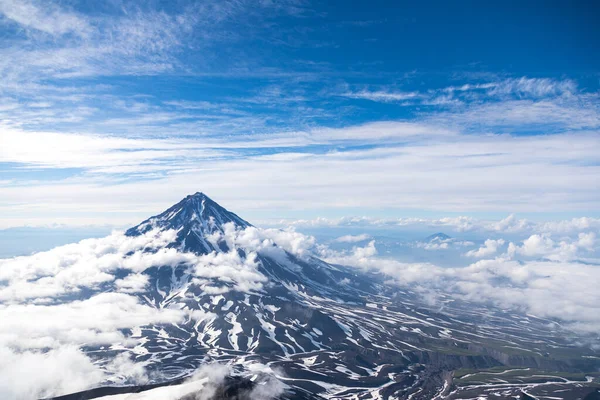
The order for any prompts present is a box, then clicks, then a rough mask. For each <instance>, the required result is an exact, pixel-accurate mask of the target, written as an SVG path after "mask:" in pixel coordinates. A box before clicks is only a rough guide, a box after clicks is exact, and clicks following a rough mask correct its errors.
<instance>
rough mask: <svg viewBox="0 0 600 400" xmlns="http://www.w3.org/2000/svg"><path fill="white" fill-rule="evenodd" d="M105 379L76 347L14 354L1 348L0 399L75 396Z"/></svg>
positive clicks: (7, 349)
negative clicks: (70, 394)
mask: <svg viewBox="0 0 600 400" xmlns="http://www.w3.org/2000/svg"><path fill="white" fill-rule="evenodd" d="M103 379H104V373H103V372H102V371H101V370H100V369H99V368H98V367H97V366H95V365H94V364H93V363H92V361H91V360H90V359H89V358H88V357H87V356H86V355H85V354H83V353H82V352H81V351H80V350H79V349H78V348H77V347H74V346H65V347H62V348H60V349H57V350H50V351H49V352H46V353H41V352H32V351H26V352H23V353H17V352H14V351H13V350H11V349H9V348H7V347H3V346H0V397H2V398H3V399H19V400H30V399H39V398H48V397H54V396H59V395H63V394H68V393H74V392H78V391H81V390H85V389H88V388H90V387H91V386H93V385H96V384H98V383H100V382H101V381H102V380H103Z"/></svg>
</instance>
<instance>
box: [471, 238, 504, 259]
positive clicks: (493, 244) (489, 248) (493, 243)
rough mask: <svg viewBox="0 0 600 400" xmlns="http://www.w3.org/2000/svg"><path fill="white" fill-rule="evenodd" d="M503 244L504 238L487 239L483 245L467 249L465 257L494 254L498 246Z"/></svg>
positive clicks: (480, 256) (481, 256)
mask: <svg viewBox="0 0 600 400" xmlns="http://www.w3.org/2000/svg"><path fill="white" fill-rule="evenodd" d="M502 245H504V239H498V240H493V239H487V240H486V241H485V243H484V244H483V246H481V247H480V248H478V249H477V250H469V251H467V252H466V253H465V256H467V257H475V258H483V257H487V256H491V255H492V254H496V252H497V251H498V248H499V247H500V246H502Z"/></svg>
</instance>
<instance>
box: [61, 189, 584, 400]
mask: <svg viewBox="0 0 600 400" xmlns="http://www.w3.org/2000/svg"><path fill="white" fill-rule="evenodd" d="M150 232H154V233H156V232H159V233H160V232H163V233H164V232H171V236H170V237H171V239H170V240H169V242H168V243H166V244H165V245H164V246H163V247H162V248H161V249H155V248H152V249H147V250H146V251H147V252H149V253H151V254H156V256H157V257H159V256H160V257H167V256H168V257H170V260H173V259H175V260H179V261H177V262H175V263H173V262H172V261H170V262H169V263H165V265H164V266H160V265H159V266H156V265H155V266H151V267H149V268H146V269H144V270H143V272H142V273H143V275H144V276H145V277H146V278H147V284H146V285H145V287H144V289H143V290H141V291H138V292H136V293H135V295H136V296H137V298H138V299H139V301H140V302H142V303H143V304H145V305H149V306H152V307H154V308H157V309H178V310H189V311H190V312H198V313H202V315H203V317H202V318H197V319H193V318H190V319H189V320H187V321H185V322H183V323H179V324H168V323H165V324H156V325H146V326H139V327H136V328H135V329H131V330H127V331H125V332H124V334H125V335H126V336H127V337H128V339H129V340H130V341H133V342H134V343H135V345H133V346H132V345H126V344H122V343H115V344H114V345H112V346H108V347H107V346H105V347H102V348H100V347H94V346H89V347H87V348H86V349H85V350H86V351H87V352H89V354H93V355H94V357H96V358H97V359H98V360H102V359H105V358H110V357H112V356H114V355H115V354H118V353H119V352H122V351H127V352H129V353H131V354H133V356H134V358H135V361H136V362H143V363H144V364H145V365H146V368H147V369H148V370H149V371H150V372H151V373H150V374H149V376H153V377H155V378H153V381H152V382H149V385H163V384H170V383H173V382H181V381H182V379H185V377H187V376H189V375H191V374H192V373H193V372H194V371H195V370H197V369H198V368H201V367H202V366H203V365H210V364H211V363H215V362H217V363H221V364H227V365H230V366H232V368H234V369H239V370H240V371H242V373H241V374H240V376H241V377H242V378H240V379H245V380H246V381H245V382H246V383H248V384H250V385H251V384H252V383H251V382H254V381H255V380H256V376H257V375H256V373H253V372H252V371H251V369H250V370H249V369H248V368H245V367H246V366H248V365H253V363H256V362H260V363H261V365H266V366H268V368H269V370H270V371H271V372H272V375H273V376H274V377H275V378H276V379H277V380H279V381H280V382H281V383H282V387H283V388H284V390H283V392H282V393H280V394H279V395H278V396H279V397H281V398H290V399H291V398H336V399H342V398H343V399H346V398H347V399H363V398H364V399H367V398H386V399H387V398H390V399H391V398H395V399H408V398H410V399H414V400H418V399H432V398H460V396H461V395H463V393H468V394H469V395H472V397H477V395H478V394H477V393H479V394H481V393H483V392H485V388H482V389H477V388H474V387H468V390H467V389H465V390H466V391H465V390H462V389H460V388H458V387H457V386H456V385H455V382H454V381H455V374H456V371H465V370H479V369H485V370H490V369H492V370H493V369H494V368H496V369H498V368H500V369H501V368H507V369H510V368H513V369H514V368H520V369H523V370H527V369H542V370H549V371H563V372H564V371H571V372H581V371H586V370H589V369H590V368H594V366H593V365H592V364H593V360H592V359H590V358H588V359H585V358H582V357H581V356H580V354H579V353H578V351H579V350H577V349H576V348H575V347H573V345H572V343H571V342H570V341H569V340H567V339H565V338H564V337H563V336H561V335H559V334H558V333H553V332H549V331H548V329H547V326H548V321H547V320H544V319H540V318H536V317H534V316H522V317H520V319H515V318H513V317H512V315H511V314H509V313H508V311H505V310H500V309H495V308H491V307H488V306H484V305H481V304H470V303H465V302H461V301H457V300H454V299H452V298H450V297H447V296H444V295H440V296H441V304H442V306H443V307H441V306H440V304H436V305H428V303H427V302H424V301H423V298H422V295H421V294H422V293H421V291H420V288H411V287H410V286H408V287H406V286H405V287H402V288H399V287H397V286H393V285H390V284H388V282H387V278H386V277H385V276H383V275H381V274H376V273H369V272H365V271H360V270H357V269H355V268H351V267H345V266H341V265H332V264H330V263H327V262H324V261H322V260H321V259H319V258H317V257H316V256H315V255H314V254H313V253H311V252H310V251H308V250H306V249H305V248H303V247H302V246H299V245H298V240H297V239H298V237H296V236H294V235H297V234H295V233H294V232H282V231H276V230H270V231H269V232H268V234H265V231H264V230H261V229H259V228H256V227H254V226H253V225H252V224H250V223H249V222H247V221H246V220H244V219H242V218H241V217H239V216H238V215H236V214H234V213H233V212H230V211H228V210H226V209H225V208H223V207H222V206H220V205H219V204H217V203H216V202H215V201H213V200H212V199H210V198H209V197H208V196H206V195H205V194H203V193H196V194H194V195H190V196H187V197H186V198H184V199H183V200H182V201H180V202H179V203H177V204H175V205H174V206H172V207H170V208H169V209H167V210H166V211H164V212H162V213H160V214H158V215H156V216H153V217H151V218H148V219H147V220H145V221H143V222H142V223H140V224H139V225H137V226H135V227H132V228H130V229H128V230H127V231H126V233H125V234H126V236H128V237H137V236H143V235H147V234H149V233H150ZM290 237H291V239H290ZM284 242H285V245H284V244H283V243H284ZM167 264H168V265H167ZM118 273H119V274H121V275H120V278H124V277H126V274H127V273H126V272H123V271H120V272H118ZM523 319H526V320H527V329H522V322H521V321H523ZM565 354H569V355H568V356H565ZM243 371H245V372H243ZM249 371H250V372H249ZM152 387H154V386H152ZM142 389H148V388H141V387H139V386H138V387H130V388H128V387H126V386H125V387H121V388H118V390H117V389H114V390H117V391H116V392H115V391H114V390H113V391H112V392H111V391H110V390H109V391H108V392H107V391H106V390H104V391H102V390H100V391H99V390H95V391H88V392H85V393H79V394H76V395H73V396H79V397H68V396H66V397H64V398H65V399H66V398H73V399H75V398H77V399H83V398H95V397H98V396H100V394H106V393H123V392H124V391H125V392H126V391H128V390H129V391H140V390H142ZM461 390H462V391H461ZM503 390H504V392H505V395H506V396H510V395H515V394H516V395H519V393H520V390H521V387H520V386H514V387H512V386H507V387H504V388H503ZM222 393H225V392H222ZM232 393H233V392H232ZM222 396H224V397H227V396H225V395H223V394H222ZM231 396H232V398H233V395H231ZM500 398H501V397H500ZM507 398H508V397H507Z"/></svg>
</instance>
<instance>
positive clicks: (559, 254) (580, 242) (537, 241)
mask: <svg viewBox="0 0 600 400" xmlns="http://www.w3.org/2000/svg"><path fill="white" fill-rule="evenodd" d="M595 246H596V234H595V233H594V232H580V233H579V234H578V235H577V237H565V238H563V239H561V240H559V241H555V240H553V239H552V238H551V236H550V235H549V234H533V235H531V236H529V237H528V238H527V239H525V240H523V242H522V244H521V245H516V244H514V243H512V242H511V243H510V244H509V246H508V251H507V253H508V255H509V256H510V257H514V256H515V255H522V256H525V257H542V258H547V259H549V260H555V261H569V260H574V259H576V258H578V257H581V256H582V255H585V254H590V253H592V252H593V251H594V250H595Z"/></svg>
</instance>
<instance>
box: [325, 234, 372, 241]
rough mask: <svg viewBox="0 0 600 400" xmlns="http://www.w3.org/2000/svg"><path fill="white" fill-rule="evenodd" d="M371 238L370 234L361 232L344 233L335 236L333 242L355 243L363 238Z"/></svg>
mask: <svg viewBox="0 0 600 400" xmlns="http://www.w3.org/2000/svg"><path fill="white" fill-rule="evenodd" d="M370 238H371V236H370V235H367V234H366V233H363V234H361V235H344V236H340V237H338V238H336V239H335V240H334V242H338V243H356V242H362V241H363V240H369V239H370Z"/></svg>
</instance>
